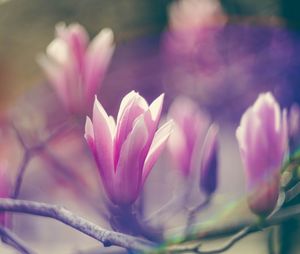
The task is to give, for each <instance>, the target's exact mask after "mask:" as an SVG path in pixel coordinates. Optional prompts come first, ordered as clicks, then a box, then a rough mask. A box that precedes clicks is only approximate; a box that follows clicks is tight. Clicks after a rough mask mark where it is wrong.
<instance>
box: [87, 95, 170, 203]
mask: <svg viewBox="0 0 300 254" xmlns="http://www.w3.org/2000/svg"><path fill="white" fill-rule="evenodd" d="M163 98H164V96H163V95H161V96H159V97H158V98H157V99H156V100H155V101H154V102H152V104H151V105H150V106H149V105H148V103H147V102H146V101H145V99H144V98H143V97H142V96H140V95H139V94H138V93H136V92H135V91H132V92H130V93H129V94H127V95H126V96H125V97H124V98H123V100H122V102H121V105H120V109H119V113H118V117H117V122H116V123H115V120H114V118H113V117H112V116H108V115H107V113H106V112H105V110H104V108H103V107H102V105H101V104H100V103H99V102H98V100H97V98H95V102H94V110H93V117H92V120H91V119H90V118H89V117H87V120H86V127H85V138H86V140H87V142H88V144H89V147H90V149H91V151H92V152H93V154H94V157H95V160H96V163H97V166H98V169H99V172H100V176H101V179H102V182H103V185H104V188H105V190H106V193H107V195H108V197H109V198H110V200H111V201H112V202H113V203H115V204H117V205H120V206H121V205H130V204H132V203H133V202H134V201H135V200H136V199H137V197H138V195H139V193H140V191H141V189H142V186H143V184H144V182H145V180H146V178H147V176H148V174H149V173H150V171H151V169H152V167H153V165H154V163H155V162H156V160H157V159H158V156H159V155H160V153H161V152H162V150H163V148H164V146H165V143H166V141H167V138H168V137H169V135H170V132H171V129H172V121H169V122H167V123H166V124H164V125H163V126H161V127H160V128H159V129H158V130H157V127H158V122H159V119H160V114H161V109H162V103H163Z"/></svg>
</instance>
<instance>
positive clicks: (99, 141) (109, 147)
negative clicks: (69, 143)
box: [93, 97, 114, 195]
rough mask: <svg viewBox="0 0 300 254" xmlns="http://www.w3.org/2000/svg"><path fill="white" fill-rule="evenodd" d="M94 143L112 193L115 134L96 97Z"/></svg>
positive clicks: (98, 162)
mask: <svg viewBox="0 0 300 254" xmlns="http://www.w3.org/2000/svg"><path fill="white" fill-rule="evenodd" d="M93 129H94V144H95V149H96V154H95V159H96V162H97V165H98V169H99V172H100V175H101V178H102V181H103V184H104V186H105V188H106V190H107V192H108V194H109V195H112V185H113V172H114V166H113V136H112V132H111V128H110V121H109V117H108V115H107V114H106V112H105V110H104V108H103V107H102V105H101V104H100V103H99V101H98V100H97V98H96V97H95V102H94V110H93Z"/></svg>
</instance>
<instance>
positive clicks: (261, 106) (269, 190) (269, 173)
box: [236, 92, 288, 216]
mask: <svg viewBox="0 0 300 254" xmlns="http://www.w3.org/2000/svg"><path fill="white" fill-rule="evenodd" d="M236 136H237V139H238V143H239V148H240V154H241V158H242V162H243V166H244V169H245V173H246V181H247V190H248V193H249V198H248V201H249V206H250V208H251V210H252V211H253V212H254V213H256V214H258V215H262V216H265V215H268V214H270V213H271V212H272V211H273V209H274V208H275V206H276V203H277V200H278V195H279V188H280V170H281V167H282V164H283V161H284V158H285V155H286V152H287V143H288V141H287V140H288V135H287V119H286V112H285V111H284V112H281V110H280V107H279V104H278V103H277V101H276V100H275V98H274V97H273V95H272V94H271V93H269V92H268V93H263V94H260V95H259V97H258V98H257V100H256V102H255V103H254V105H252V106H251V107H249V108H248V110H247V111H246V112H245V113H244V115H243V116H242V119H241V122H240V126H239V127H238V128H237V131H236Z"/></svg>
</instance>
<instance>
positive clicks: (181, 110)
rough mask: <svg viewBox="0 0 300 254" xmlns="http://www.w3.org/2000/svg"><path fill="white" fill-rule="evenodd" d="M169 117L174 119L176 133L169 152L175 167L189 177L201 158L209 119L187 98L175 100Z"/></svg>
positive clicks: (171, 137)
mask: <svg viewBox="0 0 300 254" xmlns="http://www.w3.org/2000/svg"><path fill="white" fill-rule="evenodd" d="M169 117H170V118H172V119H174V122H175V125H174V131H173V133H172V134H171V136H170V138H169V141H168V150H169V152H170V155H171V157H172V162H173V163H174V166H175V167H176V168H177V169H178V170H179V171H180V172H181V173H182V175H183V176H184V177H186V178H187V177H188V176H189V175H190V173H191V172H192V170H193V169H194V168H199V167H200V165H195V164H196V163H197V161H198V160H197V159H198V157H199V156H200V153H201V148H202V144H203V140H204V137H205V134H206V132H207V128H208V125H209V119H208V117H207V116H206V115H205V114H204V113H203V112H201V111H200V110H199V108H198V106H197V105H196V104H195V103H194V102H193V101H192V100H190V99H188V98H187V97H178V98H177V99H175V101H174V102H173V104H172V105H171V107H170V110H169Z"/></svg>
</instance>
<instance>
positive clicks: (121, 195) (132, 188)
mask: <svg viewBox="0 0 300 254" xmlns="http://www.w3.org/2000/svg"><path fill="white" fill-rule="evenodd" d="M147 138H148V134H147V128H146V125H145V122H144V119H143V117H142V116H140V117H139V118H138V119H137V121H136V122H135V125H134V127H133V129H132V131H131V132H130V133H129V135H128V137H127V138H126V140H125V142H124V143H123V144H122V147H121V152H120V159H119V161H118V165H117V170H116V181H115V186H114V188H115V193H116V197H117V198H118V201H117V202H118V204H130V203H132V202H134V201H135V200H136V198H137V196H138V194H139V191H140V187H141V179H142V170H143V162H144V159H143V158H141V152H142V149H143V147H144V145H145V143H146V141H147Z"/></svg>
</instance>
